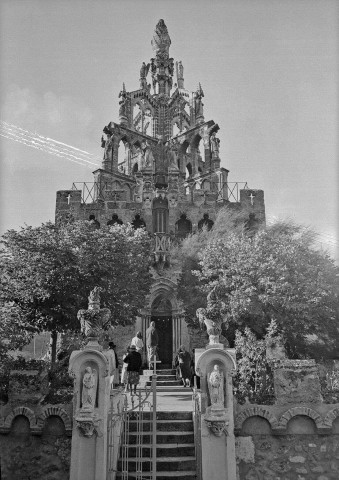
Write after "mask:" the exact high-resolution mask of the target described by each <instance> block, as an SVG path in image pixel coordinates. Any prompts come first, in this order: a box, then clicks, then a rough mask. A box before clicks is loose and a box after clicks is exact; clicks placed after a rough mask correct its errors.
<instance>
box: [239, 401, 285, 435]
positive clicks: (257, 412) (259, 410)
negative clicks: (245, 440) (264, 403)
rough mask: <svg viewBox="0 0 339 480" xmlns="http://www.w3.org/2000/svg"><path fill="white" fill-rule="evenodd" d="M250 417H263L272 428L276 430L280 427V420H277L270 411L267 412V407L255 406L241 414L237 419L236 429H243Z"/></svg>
mask: <svg viewBox="0 0 339 480" xmlns="http://www.w3.org/2000/svg"><path fill="white" fill-rule="evenodd" d="M250 417H262V418H265V419H266V420H267V421H268V422H269V424H270V425H271V428H272V429H274V428H276V427H277V426H278V419H277V418H276V416H275V415H273V413H271V412H270V411H269V410H267V409H266V408H265V407H261V406H258V405H256V406H253V407H249V408H246V410H243V411H242V412H241V413H239V414H238V415H237V416H236V418H235V428H236V429H239V430H240V429H241V428H242V425H243V423H244V421H245V420H247V419H248V418H250Z"/></svg>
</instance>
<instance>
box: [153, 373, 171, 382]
mask: <svg viewBox="0 0 339 480" xmlns="http://www.w3.org/2000/svg"><path fill="white" fill-rule="evenodd" d="M150 380H152V376H151V377H150ZM164 380H177V377H176V375H169V374H168V375H157V382H162V381H164Z"/></svg>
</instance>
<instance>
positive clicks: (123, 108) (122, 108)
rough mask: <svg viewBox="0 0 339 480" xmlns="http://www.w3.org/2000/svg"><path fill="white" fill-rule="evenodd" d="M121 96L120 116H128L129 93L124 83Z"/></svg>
mask: <svg viewBox="0 0 339 480" xmlns="http://www.w3.org/2000/svg"><path fill="white" fill-rule="evenodd" d="M119 98H121V100H120V102H119V105H120V108H119V117H126V116H127V93H126V88H125V84H124V83H123V84H122V90H121V91H120V93H119Z"/></svg>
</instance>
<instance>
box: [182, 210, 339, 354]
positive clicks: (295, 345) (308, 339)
mask: <svg viewBox="0 0 339 480" xmlns="http://www.w3.org/2000/svg"><path fill="white" fill-rule="evenodd" d="M180 254H181V255H182V261H183V264H184V268H183V273H182V276H181V280H180V281H179V289H178V292H179V297H180V298H181V299H182V300H184V301H185V303H186V305H187V307H186V315H187V316H188V317H189V319H190V320H189V322H190V323H195V325H198V321H197V320H196V319H195V318H194V317H195V312H196V310H197V308H199V307H205V305H206V297H207V295H208V294H209V293H210V292H211V291H214V292H217V296H218V300H219V301H216V302H215V306H216V307H217V308H218V309H219V311H218V315H219V316H220V317H223V318H224V319H225V320H226V322H225V323H224V324H223V334H224V335H225V336H227V338H228V339H229V341H230V342H231V344H232V343H233V339H234V337H233V335H234V330H235V328H238V329H240V330H241V331H244V329H245V327H249V328H251V330H253V331H254V332H255V333H256V335H257V336H258V338H263V337H264V336H265V334H266V330H267V327H268V326H269V325H270V323H271V321H272V320H276V322H277V325H278V327H279V331H280V333H281V335H282V336H283V337H284V341H285V342H284V343H285V346H286V350H287V353H288V355H289V356H290V357H291V358H305V357H309V356H312V357H314V358H319V357H322V356H326V355H327V356H330V355H331V354H334V353H335V351H336V350H337V349H338V345H339V321H338V312H339V299H338V291H339V277H338V272H339V270H338V267H336V265H335V264H334V261H333V260H332V259H331V258H330V257H329V256H328V255H327V254H326V252H323V251H319V250H317V249H316V248H315V246H314V234H313V233H312V232H311V231H310V230H308V229H305V228H304V227H302V226H298V225H296V224H293V223H291V222H280V223H279V222H277V223H276V224H274V225H272V226H268V227H265V226H264V225H262V226H261V228H260V229H259V231H258V232H257V233H253V232H248V231H246V229H245V228H244V214H239V213H237V212H230V211H229V210H227V209H222V210H220V212H219V213H218V216H217V219H216V222H215V224H214V227H213V229H212V230H211V231H210V232H202V233H201V232H199V233H197V234H194V235H192V236H190V237H189V238H187V239H185V240H184V241H183V243H182V247H181V251H180ZM325 346H326V348H325Z"/></svg>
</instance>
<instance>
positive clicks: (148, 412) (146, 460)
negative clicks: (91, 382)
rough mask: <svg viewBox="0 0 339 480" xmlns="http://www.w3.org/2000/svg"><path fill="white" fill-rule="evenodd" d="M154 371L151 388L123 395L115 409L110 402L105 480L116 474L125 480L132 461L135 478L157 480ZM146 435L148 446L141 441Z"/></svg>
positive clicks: (127, 477) (137, 479)
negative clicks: (147, 435)
mask: <svg viewBox="0 0 339 480" xmlns="http://www.w3.org/2000/svg"><path fill="white" fill-rule="evenodd" d="M154 366H156V362H155V363H154ZM155 372H156V370H155V368H154V373H153V375H152V385H151V387H150V388H147V387H146V386H145V387H144V388H140V389H139V390H138V394H137V395H132V394H131V395H130V396H128V398H127V395H126V396H125V399H124V402H123V405H121V404H118V405H117V406H116V407H114V404H113V399H112V401H111V409H110V413H109V419H108V442H107V449H108V450H107V476H106V478H107V480H115V478H116V475H117V472H118V471H119V475H120V476H119V478H120V479H122V480H128V479H129V478H130V476H129V473H130V472H129V470H130V465H131V462H130V460H131V458H133V463H134V468H133V478H134V479H136V480H156V459H157V457H156V432H157V418H156V415H157V399H156V383H157V375H156V373H155ZM151 394H152V395H151ZM132 426H133V433H132V432H131V431H132ZM144 427H146V428H145V429H144ZM131 433H132V434H133V436H134V441H133V443H131V441H130V440H131V438H130V436H131ZM145 433H146V434H149V437H150V444H149V446H147V445H145V444H144V441H143V440H144V439H143V434H145ZM147 448H149V450H150V452H149V453H150V455H148V456H147V455H145V450H147ZM133 449H134V450H135V452H134V455H133V457H131V456H130V452H131V450H133ZM118 461H119V470H118Z"/></svg>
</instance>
